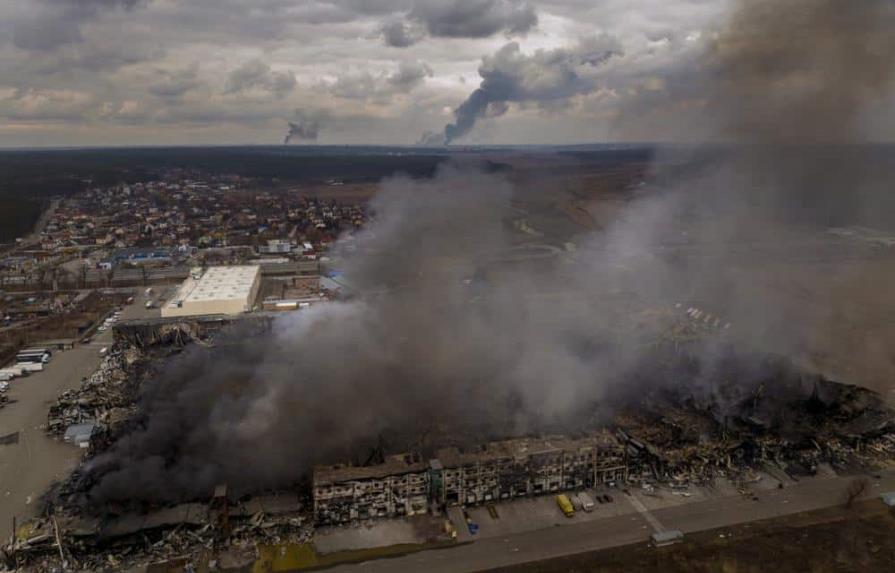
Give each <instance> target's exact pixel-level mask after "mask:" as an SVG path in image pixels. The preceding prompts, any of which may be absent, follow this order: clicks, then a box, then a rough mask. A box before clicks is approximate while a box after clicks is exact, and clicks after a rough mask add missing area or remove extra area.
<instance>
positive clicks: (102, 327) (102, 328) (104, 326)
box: [97, 325, 109, 332]
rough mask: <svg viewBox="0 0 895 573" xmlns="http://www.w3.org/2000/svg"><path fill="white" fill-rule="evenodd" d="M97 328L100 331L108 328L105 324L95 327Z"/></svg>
mask: <svg viewBox="0 0 895 573" xmlns="http://www.w3.org/2000/svg"><path fill="white" fill-rule="evenodd" d="M97 330H98V331H100V332H105V331H107V330H109V328H108V327H107V326H106V325H102V326H100V327H99V328H97Z"/></svg>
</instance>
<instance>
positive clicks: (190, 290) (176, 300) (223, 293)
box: [162, 266, 261, 318]
mask: <svg viewBox="0 0 895 573" xmlns="http://www.w3.org/2000/svg"><path fill="white" fill-rule="evenodd" d="M260 286H261V267H259V266H232V267H209V268H208V269H206V270H205V272H204V273H202V274H201V275H193V276H191V277H190V278H188V279H186V280H185V281H184V282H183V284H182V285H180V288H179V289H177V294H175V295H174V297H173V298H172V299H171V300H170V302H168V303H167V304H165V305H164V306H163V307H162V317H165V318H167V317H172V316H200V315H207V314H240V313H243V312H248V311H250V310H252V306H253V305H254V303H255V298H256V297H257V296H258V289H259V287H260Z"/></svg>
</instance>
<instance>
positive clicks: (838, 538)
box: [489, 500, 895, 573]
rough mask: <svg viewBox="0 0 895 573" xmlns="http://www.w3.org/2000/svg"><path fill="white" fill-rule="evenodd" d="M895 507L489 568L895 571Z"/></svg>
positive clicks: (538, 572)
mask: <svg viewBox="0 0 895 573" xmlns="http://www.w3.org/2000/svg"><path fill="white" fill-rule="evenodd" d="M892 563H895V512H893V511H892V510H890V509H888V508H886V507H885V506H884V505H883V504H882V503H881V502H880V501H879V500H868V501H864V502H860V503H858V504H856V505H855V506H854V507H853V508H851V509H845V508H843V507H838V508H831V509H827V510H822V511H816V512H809V513H802V514H796V515H793V516H788V517H784V518H779V519H773V520H767V521H758V522H753V523H747V524H744V525H740V526H736V527H730V528H724V529H717V530H712V531H706V532H702V533H696V534H691V535H688V536H687V538H686V539H685V541H684V542H683V543H680V544H678V545H672V546H670V547H662V548H652V547H649V546H648V545H646V544H637V545H628V546H626V547H619V548H615V549H607V550H603V551H595V552H591V553H583V554H580V555H572V556H569V557H563V558H559V559H552V560H548V561H541V562H535V563H528V564H525V565H519V566H513V567H505V568H500V569H493V570H491V571H490V572H489V573H560V572H562V573H591V572H594V573H596V572H599V573H615V572H618V573H631V572H638V571H642V572H647V571H649V572H663V573H665V572H681V573H701V572H705V573H759V572H764V571H786V572H790V571H811V572H813V573H826V572H830V573H832V572H855V573H857V572H869V571H880V572H883V571H886V572H889V571H892Z"/></svg>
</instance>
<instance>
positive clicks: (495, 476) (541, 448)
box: [431, 432, 627, 505]
mask: <svg viewBox="0 0 895 573" xmlns="http://www.w3.org/2000/svg"><path fill="white" fill-rule="evenodd" d="M432 465H433V468H432V472H433V476H432V480H431V481H432V484H433V491H432V497H433V500H434V501H435V502H437V503H438V504H440V505H456V504H461V505H475V504H479V503H485V502H489V501H493V500H498V499H511V498H514V497H523V496H530V495H540V494H546V493H550V492H556V491H561V490H569V489H578V488H585V487H593V486H595V485H597V484H600V483H605V482H609V481H621V480H624V479H625V474H626V468H627V462H626V458H625V450H624V448H623V447H622V445H621V444H619V442H618V441H617V440H616V439H615V437H614V436H612V435H611V434H609V433H603V432H601V433H597V434H594V435H591V436H587V437H585V438H581V439H569V438H565V437H556V438H519V439H513V440H505V441H499V442H491V443H488V444H485V445H483V446H480V447H479V448H476V449H473V450H467V451H460V450H459V449H458V448H446V449H442V450H440V451H439V452H438V458H437V459H436V460H433V464H432Z"/></svg>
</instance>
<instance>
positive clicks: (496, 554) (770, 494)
mask: <svg viewBox="0 0 895 573" xmlns="http://www.w3.org/2000/svg"><path fill="white" fill-rule="evenodd" d="M849 481H850V480H849V479H848V478H825V479H822V478H817V479H812V480H810V481H804V482H801V483H799V484H797V485H794V486H790V487H787V488H785V489H782V490H770V491H767V492H762V493H759V494H758V497H759V501H752V500H751V499H746V498H743V497H741V496H733V497H727V498H722V499H714V500H709V501H703V502H698V503H692V504H686V505H681V506H676V507H669V508H665V509H660V510H654V511H652V512H651V513H652V514H653V515H654V516H655V518H656V519H658V520H659V521H660V522H661V523H662V524H663V525H664V526H665V527H668V528H671V529H680V530H682V531H684V532H685V533H690V532H694V531H701V530H705V529H713V528H716V527H723V526H728V525H735V524H738V523H744V522H748V521H755V520H759V519H767V518H772V517H778V516H781V515H788V514H792V513H797V512H801V511H811V510H816V509H821V508H824V507H830V506H833V505H836V504H838V503H841V501H842V496H843V492H844V490H845V488H846V486H847V484H848V483H849ZM873 484H874V485H873V487H872V488H871V494H870V495H878V494H879V493H880V492H883V491H892V490H895V471H893V472H886V473H884V474H883V475H882V479H881V480H879V481H874V482H873ZM619 498H621V499H619ZM616 499H617V500H618V501H619V502H623V503H629V504H630V500H627V498H626V497H625V496H617V498H616ZM622 500H625V501H622ZM632 510H634V508H633V507H632ZM652 531H653V529H652V527H651V526H650V523H648V521H647V519H646V518H645V517H644V516H643V514H641V513H638V512H637V511H636V510H634V511H632V512H631V513H628V514H625V515H621V516H618V517H611V518H606V519H598V520H594V521H588V522H582V523H575V524H569V525H564V526H559V527H551V528H549V529H542V530H540V531H532V532H526V533H520V534H514V535H508V536H501V537H495V538H491V539H483V540H480V541H476V542H473V543H470V544H467V545H460V546H457V547H453V548H450V549H443V550H433V551H423V552H421V553H415V554H413V555H407V556H404V557H400V558H397V559H384V560H379V561H369V562H365V563H359V564H356V565H344V566H341V567H337V568H334V569H332V571H337V572H339V573H359V572H361V571H363V572H372V573H378V572H383V573H403V572H408V573H409V572H416V571H426V573H441V572H444V573H454V572H461V571H481V570H485V569H491V568H494V567H501V566H507V565H514V564H519V563H527V562H530V561H538V560H542V559H550V558H554V557H561V556H564V555H573V554H576V553H583V552H586V551H594V550H598V549H605V548H608V547H614V546H619V545H628V544H631V543H638V542H644V543H645V542H647V540H648V539H649V535H650V534H651V533H652Z"/></svg>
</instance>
